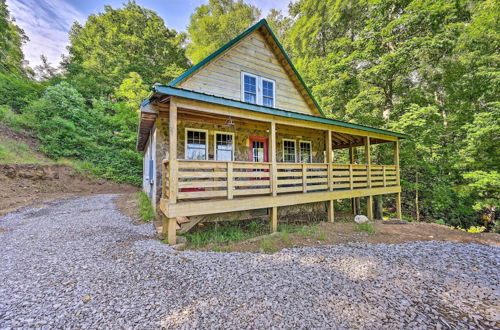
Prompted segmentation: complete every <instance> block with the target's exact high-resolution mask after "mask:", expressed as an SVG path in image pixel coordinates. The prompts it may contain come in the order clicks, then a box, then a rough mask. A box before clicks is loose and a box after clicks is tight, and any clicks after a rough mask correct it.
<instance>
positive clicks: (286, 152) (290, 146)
mask: <svg viewBox="0 0 500 330" xmlns="http://www.w3.org/2000/svg"><path fill="white" fill-rule="evenodd" d="M295 157H296V152H295V141H293V140H283V161H284V162H286V163H295V162H296V158H295Z"/></svg>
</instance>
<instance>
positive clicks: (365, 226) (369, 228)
mask: <svg viewBox="0 0 500 330" xmlns="http://www.w3.org/2000/svg"><path fill="white" fill-rule="evenodd" d="M354 231H357V232H365V233H368V234H375V232H376V231H375V227H373V224H372V223H370V222H363V223H359V224H357V225H356V226H354Z"/></svg>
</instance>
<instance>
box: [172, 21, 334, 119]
mask: <svg viewBox="0 0 500 330" xmlns="http://www.w3.org/2000/svg"><path fill="white" fill-rule="evenodd" d="M260 27H263V28H265V29H266V30H267V31H268V33H269V35H270V36H271V38H272V40H273V41H274V42H275V44H276V46H277V47H278V49H279V51H280V52H281V54H282V55H283V57H284V58H285V60H286V62H287V64H288V65H289V66H290V68H291V69H292V71H293V73H294V75H295V76H296V77H297V79H298V81H299V83H300V85H301V86H302V87H303V88H304V90H305V91H306V94H307V97H308V98H309V100H310V101H311V102H312V103H313V104H314V107H315V108H316V109H317V110H318V111H319V113H320V114H321V115H322V116H323V117H326V115H325V113H324V112H323V109H322V108H321V106H320V105H319V104H318V102H317V101H316V99H315V98H314V96H313V95H312V93H311V90H310V89H309V87H307V85H306V83H305V82H304V80H303V79H302V77H301V76H300V74H299V72H298V71H297V69H296V68H295V66H294V65H293V63H292V61H291V60H290V57H288V55H287V53H286V52H285V50H284V49H283V46H281V43H280V42H279V41H278V38H276V35H275V34H274V32H273V31H272V30H271V28H270V27H269V24H267V21H266V20H265V19H261V20H260V21H259V22H257V23H256V24H254V25H253V26H251V27H250V28H248V29H247V30H245V31H244V32H243V33H241V34H240V35H238V36H237V37H236V38H234V39H233V40H231V41H229V42H228V43H227V44H225V45H224V46H222V47H221V48H219V49H217V50H216V51H215V52H213V53H212V54H210V55H209V56H207V57H206V58H205V59H203V60H202V61H201V62H199V63H198V64H196V65H195V66H193V67H191V68H190V69H189V70H187V71H186V72H184V73H183V74H181V75H180V76H179V77H177V78H175V79H174V80H172V81H171V82H169V83H168V84H167V86H170V87H176V86H178V84H180V83H181V82H183V81H185V80H186V79H187V78H189V77H190V76H192V75H193V74H194V73H196V72H197V71H198V70H200V69H201V68H202V67H204V66H205V65H207V64H208V63H210V62H211V61H212V60H214V59H215V58H217V57H218V56H219V55H221V54H222V53H224V52H225V51H226V50H228V49H229V48H231V47H232V46H234V45H235V44H236V43H238V42H239V41H240V40H242V39H243V38H245V37H246V36H248V35H249V34H250V33H252V32H254V31H256V30H257V29H258V28H260Z"/></svg>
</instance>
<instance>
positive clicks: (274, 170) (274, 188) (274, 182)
mask: <svg viewBox="0 0 500 330" xmlns="http://www.w3.org/2000/svg"><path fill="white" fill-rule="evenodd" d="M269 133H270V134H269V140H270V141H269V147H270V148H269V150H270V153H271V194H272V195H273V196H276V195H277V194H278V166H277V164H276V123H275V122H274V121H272V122H271V131H270V132H269Z"/></svg>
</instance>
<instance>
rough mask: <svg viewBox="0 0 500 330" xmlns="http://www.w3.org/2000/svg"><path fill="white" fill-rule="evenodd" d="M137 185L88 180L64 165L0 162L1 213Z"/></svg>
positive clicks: (133, 190)
mask: <svg viewBox="0 0 500 330" xmlns="http://www.w3.org/2000/svg"><path fill="white" fill-rule="evenodd" d="M137 190H138V188H137V187H134V186H132V185H128V184H118V183H112V182H108V181H105V180H96V181H93V180H89V179H87V178H85V177H83V176H82V175H80V174H78V173H76V172H75V170H74V169H72V168H71V167H68V166H65V165H38V164H0V215H3V214H6V213H8V212H11V211H14V210H16V209H18V208H20V207H23V206H28V205H31V204H35V203H38V202H45V201H49V200H54V199H59V198H66V197H70V196H73V195H89V194H103V193H130V192H135V191H137Z"/></svg>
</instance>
